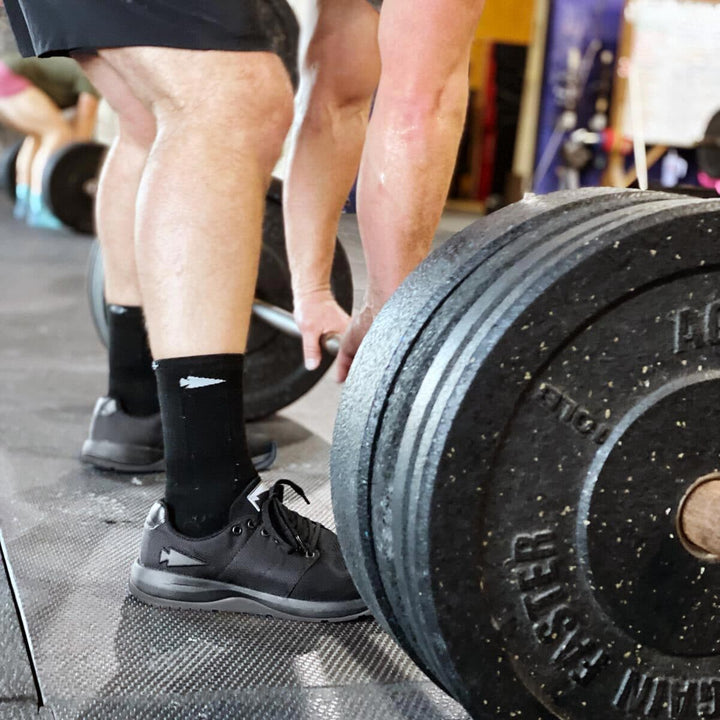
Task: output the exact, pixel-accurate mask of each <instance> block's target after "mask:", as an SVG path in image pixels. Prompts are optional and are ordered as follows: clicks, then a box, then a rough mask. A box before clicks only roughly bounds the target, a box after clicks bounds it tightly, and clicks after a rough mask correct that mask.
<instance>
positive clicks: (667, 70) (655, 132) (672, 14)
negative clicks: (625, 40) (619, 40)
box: [622, 0, 720, 147]
mask: <svg viewBox="0 0 720 720" xmlns="http://www.w3.org/2000/svg"><path fill="white" fill-rule="evenodd" d="M625 19H626V21H627V22H628V23H629V25H630V29H631V32H632V40H631V50H630V63H632V66H633V69H634V72H635V73H636V76H637V78H638V81H639V87H640V90H639V95H640V112H641V117H642V127H643V130H644V134H645V138H644V139H645V142H646V143H647V144H650V145H669V146H674V147H691V146H693V145H695V143H697V142H698V141H700V140H702V138H703V136H704V135H705V128H706V127H707V124H708V122H709V121H710V118H711V117H712V116H713V115H714V114H715V113H716V112H717V111H718V110H720V2H707V1H706V2H702V1H698V0H629V2H628V4H627V6H626V9H625ZM631 102H633V98H631V97H629V96H628V97H626V101H625V107H624V109H623V121H622V127H623V133H624V134H625V135H626V136H627V137H632V135H633V132H632V123H631V116H630V113H631V105H630V103H631Z"/></svg>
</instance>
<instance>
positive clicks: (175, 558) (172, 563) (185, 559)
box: [160, 548, 205, 567]
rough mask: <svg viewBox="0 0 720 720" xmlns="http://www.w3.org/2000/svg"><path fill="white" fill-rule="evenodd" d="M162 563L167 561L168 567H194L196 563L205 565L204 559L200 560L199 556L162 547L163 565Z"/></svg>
mask: <svg viewBox="0 0 720 720" xmlns="http://www.w3.org/2000/svg"><path fill="white" fill-rule="evenodd" d="M162 563H167V566H168V567H193V566H196V565H205V563H204V562H203V561H202V560H198V559H197V558H194V557H190V556H188V555H183V554H182V553H180V552H178V551H177V550H173V549H172V548H170V549H169V550H168V549H167V548H163V549H162V551H161V553H160V564H161V565H162Z"/></svg>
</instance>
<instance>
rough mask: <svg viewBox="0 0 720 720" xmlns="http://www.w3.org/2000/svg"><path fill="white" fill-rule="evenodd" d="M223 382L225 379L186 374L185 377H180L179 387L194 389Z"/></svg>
mask: <svg viewBox="0 0 720 720" xmlns="http://www.w3.org/2000/svg"><path fill="white" fill-rule="evenodd" d="M224 382H227V381H226V380H217V379H216V378H205V377H196V376H195V375H188V376H187V377H186V378H180V387H181V388H187V389H188V390H195V389H196V388H201V387H208V386H209V385H220V384H221V383H224Z"/></svg>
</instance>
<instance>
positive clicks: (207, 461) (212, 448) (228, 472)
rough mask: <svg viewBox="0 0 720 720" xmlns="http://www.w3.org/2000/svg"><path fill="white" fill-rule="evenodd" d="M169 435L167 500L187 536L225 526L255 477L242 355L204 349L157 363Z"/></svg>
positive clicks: (173, 517)
mask: <svg viewBox="0 0 720 720" xmlns="http://www.w3.org/2000/svg"><path fill="white" fill-rule="evenodd" d="M155 372H156V374H157V381H158V390H159V395H160V413H161V417H162V425H163V435H164V438H165V466H166V472H167V476H166V483H165V502H166V503H167V506H168V509H169V510H170V515H171V519H172V522H173V524H174V525H175V528H176V529H177V530H178V531H179V532H181V533H183V534H184V535H188V536H190V537H203V536H205V535H210V534H212V533H214V532H217V531H218V530H220V529H222V528H223V527H224V526H225V525H226V524H227V522H228V511H229V509H230V506H231V505H232V503H233V502H234V501H235V500H236V499H237V498H238V497H240V496H241V495H244V494H246V493H248V492H250V491H251V490H252V488H253V487H255V485H256V483H257V472H256V471H255V468H254V466H253V464H252V460H251V458H250V453H249V452H248V448H247V441H246V439H245V419H244V414H243V391H242V383H243V356H242V355H199V356H196V357H183V358H170V359H167V360H159V361H158V362H156V363H155Z"/></svg>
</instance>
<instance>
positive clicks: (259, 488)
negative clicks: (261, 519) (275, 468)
mask: <svg viewBox="0 0 720 720" xmlns="http://www.w3.org/2000/svg"><path fill="white" fill-rule="evenodd" d="M264 492H265V488H264V487H263V484H262V483H258V484H257V485H256V486H255V487H254V488H253V491H252V492H251V493H250V494H249V495H248V496H247V501H248V502H249V503H250V504H251V505H252V506H253V507H254V508H255V509H256V510H257V511H258V512H260V505H258V498H259V497H260V496H261V495H262V494H263V493H264Z"/></svg>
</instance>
